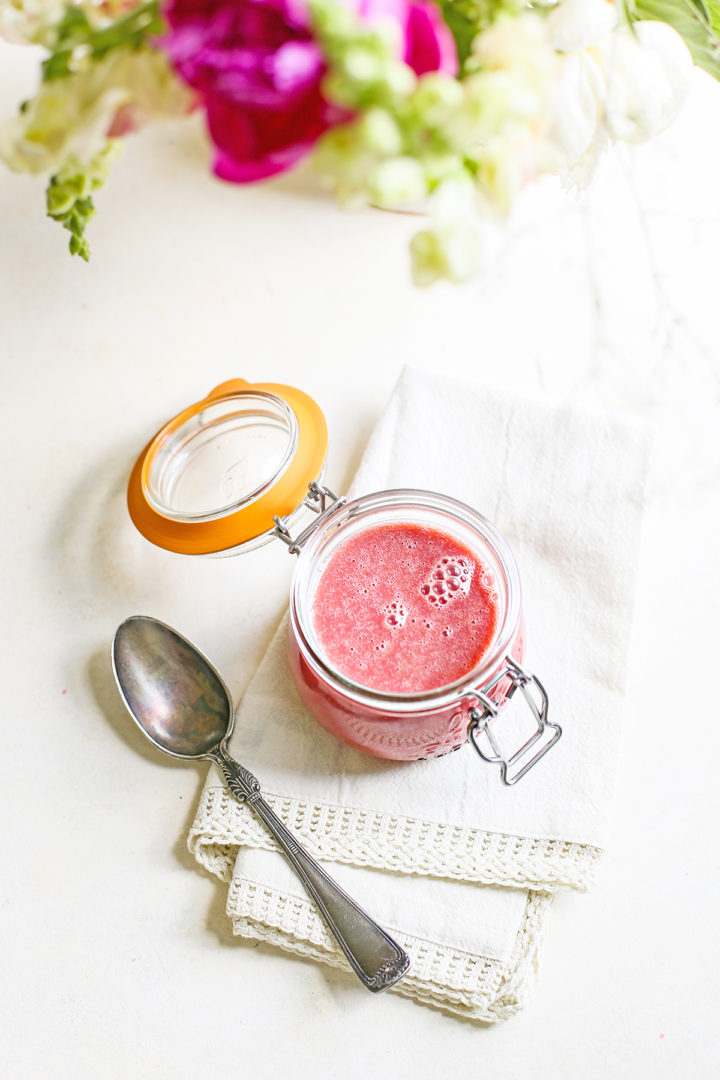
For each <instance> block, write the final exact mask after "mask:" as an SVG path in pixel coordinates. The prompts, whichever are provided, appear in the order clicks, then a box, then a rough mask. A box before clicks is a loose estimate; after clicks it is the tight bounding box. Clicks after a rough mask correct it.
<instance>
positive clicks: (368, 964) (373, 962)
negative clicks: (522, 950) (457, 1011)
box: [112, 615, 410, 993]
mask: <svg viewBox="0 0 720 1080" xmlns="http://www.w3.org/2000/svg"><path fill="white" fill-rule="evenodd" d="M112 664H113V671H114V672H115V680H116V682H117V684H118V689H119V690H120V693H121V695H122V699H123V701H124V702H125V705H126V707H127V709H128V712H129V713H130V715H131V716H132V718H133V720H134V721H135V723H136V724H137V725H138V727H139V728H140V730H141V731H142V732H143V733H144V734H145V735H146V736H147V737H148V739H149V740H150V742H151V743H153V745H154V746H157V747H158V749H159V750H162V751H164V753H166V754H171V755H172V756H173V757H176V758H182V759H184V760H185V761H197V760H198V759H199V758H208V759H209V760H210V761H212V762H213V764H214V765H216V766H217V768H218V769H219V770H220V772H221V773H222V775H223V778H224V779H225V783H226V784H227V786H228V789H229V791H230V793H231V795H233V796H234V797H235V798H236V799H237V801H238V802H240V803H246V804H247V805H248V806H249V807H250V808H251V809H252V810H253V811H254V813H256V814H257V816H258V817H259V818H260V820H261V821H262V822H263V824H264V825H265V827H266V828H267V830H268V832H270V833H271V835H272V836H273V838H274V839H275V841H276V842H277V844H278V846H279V847H280V850H281V851H282V853H283V855H284V856H285V858H286V859H287V861H288V862H289V863H290V865H291V866H292V868H293V870H294V871H295V873H296V874H297V875H298V877H299V878H300V880H301V881H302V883H303V885H304V886H305V888H306V889H307V891H308V893H309V894H310V896H311V897H312V899H313V900H314V901H315V903H316V904H317V906H318V909H319V911H320V914H321V915H322V917H323V918H324V920H325V922H326V924H327V927H328V929H329V930H330V932H331V933H332V934H333V935H334V936H335V939H336V941H337V943H338V945H339V946H340V948H341V949H342V951H343V952H344V953H345V956H346V957H347V959H348V961H349V962H350V966H351V967H352V968H353V970H354V971H355V973H356V975H357V976H358V978H359V979H360V981H361V982H362V983H363V985H364V986H366V987H367V988H368V990H371V991H373V993H377V992H378V991H380V990H386V989H387V988H388V986H392V985H393V983H395V982H397V981H398V979H401V978H402V977H403V975H404V974H405V972H406V971H407V970H408V968H409V966H410V961H409V959H408V956H407V954H406V953H405V952H404V950H403V949H401V948H400V946H399V945H398V944H397V942H395V941H393V939H392V938H391V937H390V936H389V935H388V934H386V932H385V931H384V930H383V929H382V927H380V926H378V924H377V923H376V922H375V921H374V920H373V919H371V918H370V916H369V915H368V914H367V913H366V912H365V911H363V910H362V908H361V907H359V906H358V904H356V903H355V901H354V900H353V899H352V898H351V897H350V896H348V894H347V893H346V892H344V891H343V889H341V888H340V886H339V885H338V884H337V882H335V881H333V879H332V878H331V877H330V875H329V874H328V873H327V871H326V870H325V869H324V868H323V867H322V866H320V864H319V863H317V862H315V860H314V859H313V858H312V856H311V855H309V854H308V853H307V851H305V849H304V848H303V847H302V846H301V845H300V844H299V842H298V841H297V839H296V838H295V837H294V836H293V835H292V833H291V832H290V831H289V829H288V828H287V826H286V825H285V823H284V822H283V821H281V819H280V818H279V817H278V816H277V814H276V813H275V811H274V810H273V809H272V807H271V806H269V804H268V803H266V802H265V800H264V799H263V797H262V794H261V791H260V784H259V782H258V780H257V778H256V777H254V776H253V774H252V773H251V772H250V771H249V770H248V769H245V768H244V767H243V766H242V765H239V764H238V763H237V762H236V761H234V760H233V758H231V757H230V755H229V754H228V752H227V749H226V744H227V740H228V738H229V736H230V734H231V732H232V729H233V723H234V712H233V706H232V699H231V697H230V694H229V693H228V689H227V687H226V686H225V683H224V682H223V681H222V679H221V678H220V676H219V675H218V673H217V672H216V670H215V668H214V667H213V666H212V664H211V663H210V661H209V660H206V659H205V657H204V656H203V655H202V653H200V652H199V651H198V650H197V649H196V648H195V646H194V645H191V644H190V642H189V641H187V639H186V638H184V637H183V636H182V635H181V634H178V633H177V631H176V630H173V629H172V628H171V627H170V626H166V624H165V623H162V622H159V621H158V620H157V619H151V618H149V617H148V616H144V615H133V616H132V617H131V618H129V619H126V620H125V622H123V623H121V624H120V626H119V627H118V629H117V631H116V633H115V638H114V640H113V646H112Z"/></svg>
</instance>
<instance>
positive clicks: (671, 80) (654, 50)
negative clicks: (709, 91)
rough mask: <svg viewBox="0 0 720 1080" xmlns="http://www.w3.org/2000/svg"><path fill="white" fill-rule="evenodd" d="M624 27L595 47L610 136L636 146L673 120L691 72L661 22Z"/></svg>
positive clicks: (686, 55) (678, 42) (684, 50)
mask: <svg viewBox="0 0 720 1080" xmlns="http://www.w3.org/2000/svg"><path fill="white" fill-rule="evenodd" d="M633 29H634V34H633V32H632V31H631V30H630V29H629V28H627V27H622V28H620V29H618V31H617V32H616V33H615V34H613V35H612V36H611V37H610V38H606V39H605V40H604V41H603V42H601V43H599V44H598V53H599V55H600V57H601V62H602V63H603V66H604V70H605V75H606V78H607V95H606V98H605V111H606V123H607V128H608V132H609V134H610V137H611V138H612V139H614V140H622V141H623V142H630V143H639V142H644V141H645V140H646V139H650V138H652V136H653V135H657V134H658V133H659V132H661V131H664V130H665V128H667V127H668V126H669V125H670V124H671V123H672V121H673V120H674V119H675V117H676V116H677V114H678V112H679V110H680V108H681V106H682V105H683V102H684V101H685V98H686V96H687V92H688V88H689V85H690V74H691V72H692V68H693V62H692V58H691V56H690V52H689V51H688V47H687V45H686V44H685V42H684V41H683V39H682V38H681V37H680V35H679V34H678V33H677V32H676V31H675V30H673V28H672V27H671V26H668V24H667V23H663V22H638V23H635V26H634V28H633Z"/></svg>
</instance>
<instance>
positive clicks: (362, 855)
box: [188, 787, 602, 892]
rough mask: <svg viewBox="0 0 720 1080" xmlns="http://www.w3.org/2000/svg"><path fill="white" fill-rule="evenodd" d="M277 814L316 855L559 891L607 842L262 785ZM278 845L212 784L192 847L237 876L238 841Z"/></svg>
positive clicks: (588, 874)
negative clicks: (444, 820)
mask: <svg viewBox="0 0 720 1080" xmlns="http://www.w3.org/2000/svg"><path fill="white" fill-rule="evenodd" d="M265 798H266V799H267V801H268V802H269V803H270V804H271V806H272V808H273V809H274V810H275V812H276V814H278V816H279V817H280V818H282V820H283V821H284V823H285V824H286V825H287V827H288V828H289V829H290V830H291V831H292V832H294V833H296V834H297V835H298V836H299V838H300V839H301V840H302V842H303V844H304V845H305V846H306V847H307V849H308V851H309V852H310V853H311V854H312V855H314V856H315V857H316V858H318V859H325V860H330V861H332V862H339V863H349V864H351V865H355V866H368V867H374V868H376V869H381V870H391V871H395V872H396V873H402V874H424V875H427V876H429V877H444V878H452V879H454V880H458V881H473V882H479V883H481V884H485V885H505V886H508V887H511V888H527V889H535V890H539V891H541V892H555V891H556V890H557V889H561V888H570V889H578V890H581V891H584V890H586V889H588V888H589V887H590V886H591V885H592V883H593V881H594V878H595V872H596V866H597V861H598V859H599V858H600V856H601V854H602V849H600V848H597V847H593V846H591V845H589V844H578V843H571V842H569V841H563V840H548V839H542V838H534V837H528V836H512V835H509V834H508V833H497V832H486V831H485V830H482V829H469V828H461V827H457V826H453V825H443V824H439V823H433V822H428V821H421V820H419V819H417V818H410V817H403V816H402V815H395V816H390V815H387V814H383V813H380V812H374V811H371V810H360V809H357V808H352V807H342V806H333V805H329V804H324V803H307V802H301V801H300V800H299V799H293V798H289V797H287V796H282V795H273V794H272V793H270V792H267V793H265ZM241 846H242V847H245V846H248V847H256V848H265V849H273V848H275V846H276V845H275V842H274V841H273V839H272V838H271V837H270V836H269V835H268V833H267V832H266V830H265V828H264V827H263V825H262V824H261V823H260V822H259V821H258V820H257V819H256V818H255V815H254V814H252V813H250V812H248V810H247V808H245V807H243V806H240V805H239V804H238V803H237V802H236V801H235V799H233V798H232V797H231V796H230V795H229V794H228V792H227V791H226V789H225V788H221V787H207V788H206V789H205V791H204V792H203V795H202V799H201V801H200V806H199V808H198V812H197V814H196V816H195V821H194V822H193V825H192V828H191V830H190V835H189V837H188V847H189V848H190V851H191V852H192V853H193V854H194V855H195V858H196V859H197V860H198V862H200V863H201V864H202V865H203V866H204V867H205V868H206V869H207V870H209V871H211V873H213V874H216V875H217V876H218V877H220V878H222V879H223V880H224V881H230V880H231V879H232V873H233V868H234V865H235V859H236V857H237V852H238V848H239V847H241Z"/></svg>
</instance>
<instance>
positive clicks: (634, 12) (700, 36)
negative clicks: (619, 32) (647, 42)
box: [626, 0, 720, 79]
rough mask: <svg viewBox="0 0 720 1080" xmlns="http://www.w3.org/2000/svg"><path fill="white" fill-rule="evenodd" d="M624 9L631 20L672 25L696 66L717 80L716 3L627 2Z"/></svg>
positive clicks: (719, 34) (719, 1)
mask: <svg viewBox="0 0 720 1080" xmlns="http://www.w3.org/2000/svg"><path fill="white" fill-rule="evenodd" d="M626 8H627V12H628V15H629V17H630V19H631V20H633V21H637V20H640V19H651V20H654V21H656V22H665V23H668V25H669V26H672V27H673V29H674V30H677V32H678V33H679V34H680V36H681V37H682V38H683V39H684V41H685V44H686V45H687V47H688V49H689V50H690V54H691V56H692V58H693V60H694V61H695V63H696V64H697V65H698V67H701V68H703V69H704V70H705V71H707V72H709V74H710V75H713V76H714V77H715V78H716V79H720V0H628V2H627V5H626Z"/></svg>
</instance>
